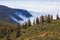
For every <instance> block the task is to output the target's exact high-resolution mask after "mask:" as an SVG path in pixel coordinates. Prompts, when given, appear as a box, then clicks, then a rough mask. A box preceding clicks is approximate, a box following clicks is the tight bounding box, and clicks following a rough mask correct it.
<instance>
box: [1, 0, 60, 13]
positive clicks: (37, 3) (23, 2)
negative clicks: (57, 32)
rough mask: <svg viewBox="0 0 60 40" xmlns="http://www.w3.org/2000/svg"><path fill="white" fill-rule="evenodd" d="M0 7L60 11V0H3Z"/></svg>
mask: <svg viewBox="0 0 60 40" xmlns="http://www.w3.org/2000/svg"><path fill="white" fill-rule="evenodd" d="M0 5H5V6H8V7H11V8H18V9H26V10H29V11H37V12H39V11H60V0H12V1H11V0H1V1H0Z"/></svg>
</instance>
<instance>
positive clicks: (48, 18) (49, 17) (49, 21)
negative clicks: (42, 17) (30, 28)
mask: <svg viewBox="0 0 60 40" xmlns="http://www.w3.org/2000/svg"><path fill="white" fill-rule="evenodd" d="M47 23H51V16H50V15H48V17H47Z"/></svg>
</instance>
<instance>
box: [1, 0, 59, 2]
mask: <svg viewBox="0 0 60 40" xmlns="http://www.w3.org/2000/svg"><path fill="white" fill-rule="evenodd" d="M1 1H57V2H59V1H60V0H1Z"/></svg>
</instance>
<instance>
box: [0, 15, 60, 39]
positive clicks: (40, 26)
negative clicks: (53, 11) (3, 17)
mask: <svg viewBox="0 0 60 40" xmlns="http://www.w3.org/2000/svg"><path fill="white" fill-rule="evenodd" d="M44 18H45V17H44V16H41V19H40V21H39V19H38V18H36V20H35V21H34V22H33V25H31V22H30V19H29V20H28V23H27V22H26V23H25V24H22V25H20V24H11V23H8V22H4V21H0V40H60V19H59V16H58V15H57V18H56V19H55V20H53V16H50V15H48V16H47V19H46V18H45V19H44Z"/></svg>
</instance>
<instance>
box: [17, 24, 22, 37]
mask: <svg viewBox="0 0 60 40" xmlns="http://www.w3.org/2000/svg"><path fill="white" fill-rule="evenodd" d="M16 32H17V34H16V37H17V38H18V37H20V36H21V35H22V34H21V25H20V24H18V26H17V30H16Z"/></svg>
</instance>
